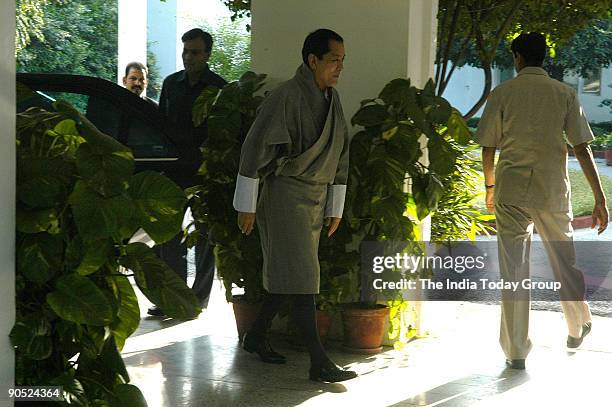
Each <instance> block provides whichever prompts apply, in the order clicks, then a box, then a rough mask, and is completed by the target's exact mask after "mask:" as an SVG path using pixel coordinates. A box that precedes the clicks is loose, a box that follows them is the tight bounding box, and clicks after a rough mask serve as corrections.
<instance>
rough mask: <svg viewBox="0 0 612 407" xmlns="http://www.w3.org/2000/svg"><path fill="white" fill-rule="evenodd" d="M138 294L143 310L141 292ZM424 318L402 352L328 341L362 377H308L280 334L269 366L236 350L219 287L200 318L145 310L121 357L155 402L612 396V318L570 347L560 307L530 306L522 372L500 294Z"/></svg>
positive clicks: (427, 311) (496, 402) (524, 400)
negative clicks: (507, 359)
mask: <svg viewBox="0 0 612 407" xmlns="http://www.w3.org/2000/svg"><path fill="white" fill-rule="evenodd" d="M141 305H142V307H143V308H142V309H141V312H142V315H146V314H145V312H146V305H147V302H146V300H143V301H141ZM423 320H424V321H425V325H426V328H427V330H428V331H429V333H430V335H429V336H427V337H425V338H423V339H418V340H415V341H413V342H411V343H409V344H408V345H407V346H406V347H405V348H404V349H403V350H402V351H394V350H388V351H386V352H384V353H382V354H380V355H377V356H356V355H349V354H346V353H342V352H340V351H339V350H338V349H339V343H335V342H332V343H331V344H329V345H328V348H329V349H331V351H330V353H331V355H332V357H333V358H334V359H335V360H336V361H337V362H338V363H341V364H343V365H345V366H348V367H350V368H352V369H355V370H357V371H358V372H359V373H360V376H359V377H358V378H356V379H354V380H351V381H348V382H344V383H339V384H321V383H315V382H311V381H309V380H307V379H306V376H307V368H308V356H307V354H305V353H301V352H297V351H295V350H292V349H291V348H289V347H288V346H287V345H286V343H285V340H284V338H283V337H282V336H277V337H274V338H273V344H274V345H275V348H278V350H280V351H281V352H282V353H284V354H286V356H287V357H288V359H289V362H288V363H287V364H286V365H280V366H278V365H266V364H264V363H261V362H260V361H259V360H258V359H257V358H256V357H255V356H253V355H250V354H248V353H246V352H244V351H243V350H241V349H240V348H239V347H238V343H237V340H236V330H235V326H234V318H233V315H232V311H231V307H230V306H229V305H228V304H226V303H225V301H224V299H223V295H222V292H221V290H220V287H218V286H216V287H215V289H214V295H213V298H212V299H211V304H210V307H209V309H208V310H207V311H205V312H204V313H203V314H202V316H201V317H200V318H199V319H198V320H194V321H189V322H184V323H177V322H175V321H173V320H166V321H162V320H160V319H156V318H151V319H147V318H145V319H143V320H142V324H141V328H140V329H139V331H138V332H137V333H136V336H133V337H131V338H130V339H128V341H127V344H126V346H125V348H124V350H123V357H124V360H125V361H126V364H127V365H128V371H129V372H130V375H131V377H132V382H133V383H134V384H136V385H137V386H139V387H140V389H141V390H142V391H143V393H144V394H145V397H146V399H147V401H148V403H149V406H150V407H163V406H169V407H179V406H206V407H208V406H224V407H225V406H248V407H258V406H262V407H263V406H266V407H270V406H283V407H284V406H352V407H355V406H357V407H360V406H372V407H375V406H446V407H449V406H580V407H586V406H597V407H599V406H607V405H610V399H611V398H612V390H611V388H610V366H612V341H611V340H610V339H611V338H612V319H610V318H603V317H595V318H594V321H593V332H592V334H591V335H590V336H589V337H587V339H585V342H584V343H583V345H582V347H581V348H580V349H579V350H578V351H576V352H568V351H567V350H566V348H565V346H564V343H565V338H566V332H565V324H564V321H563V319H562V316H561V314H560V313H557V312H551V311H532V314H531V337H532V340H533V342H534V348H533V350H532V352H531V354H530V356H529V359H528V360H527V370H526V371H515V370H509V369H506V368H505V366H504V358H503V354H502V352H501V351H500V349H499V346H498V344H497V337H498V324H499V306H497V305H481V304H471V303H457V302H455V303H449V302H428V303H426V304H425V306H424V309H423Z"/></svg>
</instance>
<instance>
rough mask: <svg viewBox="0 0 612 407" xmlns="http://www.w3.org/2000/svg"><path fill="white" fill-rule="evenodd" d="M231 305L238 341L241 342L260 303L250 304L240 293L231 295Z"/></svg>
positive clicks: (254, 317) (256, 313)
mask: <svg viewBox="0 0 612 407" xmlns="http://www.w3.org/2000/svg"><path fill="white" fill-rule="evenodd" d="M232 307H233V308H234V317H235V318H236V329H237V330H238V341H240V342H242V337H243V336H244V334H245V332H246V331H248V330H249V329H250V328H251V325H253V322H255V319H256V318H257V315H258V314H259V310H260V309H261V303H258V304H251V303H248V302H246V301H244V299H243V296H242V295H234V296H233V297H232Z"/></svg>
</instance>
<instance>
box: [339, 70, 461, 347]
mask: <svg viewBox="0 0 612 407" xmlns="http://www.w3.org/2000/svg"><path fill="white" fill-rule="evenodd" d="M434 88H435V86H434V84H433V82H432V81H431V80H430V81H429V82H428V83H427V84H426V86H425V87H424V89H417V88H416V87H414V86H411V85H410V81H409V80H408V79H395V80H393V81H391V82H390V83H388V84H387V85H386V86H385V87H384V88H383V90H382V91H381V93H380V94H379V95H378V97H377V98H375V99H367V100H364V101H362V103H361V108H360V109H359V110H358V111H357V113H356V114H355V115H354V116H353V118H352V123H353V125H359V126H362V127H363V130H361V131H360V132H358V133H357V134H356V135H355V136H354V137H353V140H352V142H351V157H350V162H351V168H350V170H349V183H348V192H347V198H346V205H345V213H346V215H345V219H348V221H345V222H343V227H346V228H347V233H349V234H350V239H349V241H350V244H347V245H345V249H346V250H348V251H359V250H360V251H361V255H362V256H364V251H365V250H368V247H366V246H364V245H363V244H375V243H376V242H386V244H387V247H386V248H383V251H384V250H387V251H391V252H401V251H408V252H409V253H410V254H421V253H422V250H423V248H422V245H421V244H419V243H418V240H419V236H418V228H417V223H418V221H419V220H421V219H424V218H425V217H426V216H427V215H429V214H430V213H433V212H434V211H435V210H436V208H437V204H438V201H439V200H440V198H441V197H442V196H443V194H444V191H445V186H444V184H443V183H442V180H443V179H444V178H445V177H447V176H448V175H449V174H451V173H452V171H453V170H454V168H455V163H456V160H457V157H458V156H459V155H460V152H458V151H457V150H456V149H455V148H453V143H459V144H466V143H468V141H469V139H470V132H469V129H468V128H467V126H466V124H465V122H464V121H463V119H462V117H461V115H460V114H459V112H457V111H456V110H454V109H452V107H451V106H450V104H449V103H448V102H447V101H446V100H445V99H443V98H442V97H439V96H436V95H435V93H434ZM423 142H426V145H427V148H428V150H427V152H428V156H427V162H428V165H427V166H426V165H425V164H423V163H422V162H421V160H420V158H421V156H422V154H423V150H422V149H421V143H423ZM407 182H409V183H410V188H406V184H407ZM408 191H409V192H408ZM415 242H416V243H415ZM360 244H361V247H360ZM366 257H367V256H366ZM358 258H359V256H357V257H354V258H353V263H352V265H351V266H350V267H349V268H348V272H349V273H350V274H351V275H352V277H351V278H349V279H350V280H353V281H354V284H355V285H356V286H357V287H358V291H357V292H358V293H359V297H358V298H355V296H353V298H352V300H353V302H352V303H350V304H346V305H345V306H344V307H343V320H344V322H343V324H344V332H345V346H346V348H349V349H351V350H356V348H359V347H362V348H361V352H366V353H373V352H377V351H379V350H380V344H381V341H382V336H383V334H384V332H383V326H384V323H383V322H384V320H385V319H386V318H388V315H389V312H390V308H389V305H387V304H380V302H381V301H380V296H378V295H377V293H376V292H375V291H374V290H373V288H372V285H371V282H372V273H371V270H370V271H369V272H368V271H367V270H364V272H365V273H362V274H361V275H360V274H359V263H358V262H359V260H357V259H358ZM391 272H394V273H395V274H393V275H392V276H394V277H389V278H396V279H397V278H399V276H401V270H392V271H391ZM407 277H408V278H416V277H418V276H416V275H409V276H407ZM387 297H388V301H389V302H388V304H391V305H392V307H393V313H394V321H392V323H391V329H392V331H394V333H396V334H397V331H398V326H397V324H398V318H400V316H399V315H400V314H401V312H400V311H401V310H402V308H405V304H404V301H403V299H402V297H401V292H400V291H399V290H391V292H389V293H387ZM372 318H373V319H374V320H373V319H372ZM356 323H358V324H362V326H361V327H359V326H357V327H355V326H354V324H356ZM364 332H367V333H371V334H372V337H371V338H369V339H367V341H366V342H364V343H363V344H359V340H361V339H365V338H363V335H362V334H363V333H364ZM408 335H411V333H409V334H408ZM400 340H403V338H400Z"/></svg>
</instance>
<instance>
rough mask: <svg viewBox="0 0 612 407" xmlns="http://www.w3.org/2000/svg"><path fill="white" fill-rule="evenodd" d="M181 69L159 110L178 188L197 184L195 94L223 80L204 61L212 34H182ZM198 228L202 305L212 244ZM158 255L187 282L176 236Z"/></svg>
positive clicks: (168, 82) (203, 133)
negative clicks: (174, 153)
mask: <svg viewBox="0 0 612 407" xmlns="http://www.w3.org/2000/svg"><path fill="white" fill-rule="evenodd" d="M181 39H182V41H183V54H182V57H183V65H184V67H185V69H184V70H182V71H179V72H176V73H173V74H172V75H169V76H168V77H167V78H166V79H165V80H164V83H163V85H162V90H161V95H160V97H159V109H160V112H161V113H162V115H163V116H164V117H165V118H166V119H167V121H168V125H169V126H170V129H171V134H173V135H174V141H175V142H176V144H177V147H178V150H179V157H180V158H179V166H178V171H179V172H178V173H176V174H169V175H171V177H172V179H174V180H175V181H177V182H178V183H179V185H180V186H181V187H182V188H188V187H191V186H194V185H197V184H198V177H197V171H198V168H199V167H200V165H201V164H202V152H201V151H200V147H201V146H202V143H204V142H205V140H206V138H207V128H206V124H203V125H201V126H198V127H194V125H193V119H192V116H191V111H192V108H193V104H194V102H195V100H196V99H197V97H198V96H199V95H200V94H201V93H202V90H204V88H206V87H207V86H216V87H218V88H222V87H224V86H225V85H226V84H227V81H226V80H225V79H223V78H222V77H220V76H219V75H217V74H216V73H214V72H212V71H211V70H210V69H209V67H208V60H209V58H210V54H211V51H212V46H213V39H212V36H211V35H210V34H209V33H207V32H205V31H202V30H201V29H199V28H194V29H192V30H189V31H187V32H186V33H185V34H183V36H182V38H181ZM196 228H197V230H198V231H199V238H198V242H197V244H196V247H195V263H196V264H195V271H196V276H195V281H194V283H193V287H192V290H193V291H194V294H195V295H196V297H197V298H198V300H199V301H200V304H201V306H202V308H206V306H207V305H208V298H209V296H210V291H211V288H212V283H213V279H214V273H215V260H214V255H213V250H212V246H211V245H210V244H209V242H208V232H207V231H206V230H204V229H203V228H202V225H199V224H197V222H196ZM158 253H159V255H160V257H161V258H162V259H163V260H164V261H165V262H166V263H167V264H168V266H170V267H171V268H172V269H173V270H174V271H176V273H177V274H178V275H179V276H180V277H181V278H182V279H183V280H184V281H187V259H186V256H187V248H186V246H185V245H184V244H181V239H180V236H179V237H177V238H175V239H173V240H172V241H170V242H168V243H166V244H164V245H161V246H159V248H158ZM148 313H149V314H150V315H156V316H163V315H164V314H163V311H162V310H160V309H159V308H157V307H152V308H150V309H149V312H148Z"/></svg>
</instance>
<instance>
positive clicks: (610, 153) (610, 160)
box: [606, 147, 612, 165]
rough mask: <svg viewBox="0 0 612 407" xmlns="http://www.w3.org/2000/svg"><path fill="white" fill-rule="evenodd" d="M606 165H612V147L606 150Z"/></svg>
mask: <svg viewBox="0 0 612 407" xmlns="http://www.w3.org/2000/svg"><path fill="white" fill-rule="evenodd" d="M606 165H612V147H608V148H607V149H606Z"/></svg>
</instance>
